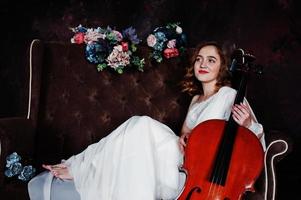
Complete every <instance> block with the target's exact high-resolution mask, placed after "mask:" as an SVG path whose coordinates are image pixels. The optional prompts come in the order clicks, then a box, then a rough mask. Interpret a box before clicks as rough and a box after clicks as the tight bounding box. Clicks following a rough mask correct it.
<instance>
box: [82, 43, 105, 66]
mask: <svg viewBox="0 0 301 200" xmlns="http://www.w3.org/2000/svg"><path fill="white" fill-rule="evenodd" d="M106 52H107V48H106V47H105V46H104V45H103V44H101V43H90V44H87V46H86V58H87V60H88V61H90V62H91V63H94V64H98V63H102V62H104V61H105V58H106Z"/></svg>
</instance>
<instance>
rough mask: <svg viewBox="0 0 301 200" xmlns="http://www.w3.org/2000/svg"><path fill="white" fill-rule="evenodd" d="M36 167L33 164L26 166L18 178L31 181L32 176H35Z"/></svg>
mask: <svg viewBox="0 0 301 200" xmlns="http://www.w3.org/2000/svg"><path fill="white" fill-rule="evenodd" d="M35 172H36V169H35V168H34V167H32V166H31V165H28V166H25V167H24V168H23V170H22V171H21V173H20V175H19V176H18V179H20V180H22V181H29V180H30V179H31V178H32V177H34V175H35Z"/></svg>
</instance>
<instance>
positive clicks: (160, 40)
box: [147, 23, 187, 63]
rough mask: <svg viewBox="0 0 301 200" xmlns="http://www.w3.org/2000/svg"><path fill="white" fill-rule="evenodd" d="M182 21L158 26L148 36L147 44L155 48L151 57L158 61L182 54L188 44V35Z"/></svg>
mask: <svg viewBox="0 0 301 200" xmlns="http://www.w3.org/2000/svg"><path fill="white" fill-rule="evenodd" d="M179 25H180V23H168V24H167V25H166V26H163V27H157V28H155V29H154V30H153V32H152V33H151V34H149V35H148V37H147V45H148V46H149V47H151V48H152V49H153V52H152V53H151V54H150V57H151V58H153V59H155V60H156V61H157V62H158V63H160V62H162V60H163V56H164V57H165V58H167V59H168V58H172V57H177V56H179V55H181V54H182V53H183V52H184V51H185V50H186V46H187V39H186V35H185V34H184V33H183V30H182V28H181V27H180V26H179Z"/></svg>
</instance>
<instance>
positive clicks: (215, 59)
mask: <svg viewBox="0 0 301 200" xmlns="http://www.w3.org/2000/svg"><path fill="white" fill-rule="evenodd" d="M208 58H213V59H215V60H217V58H216V57H215V56H208Z"/></svg>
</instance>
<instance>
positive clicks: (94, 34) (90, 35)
mask: <svg viewBox="0 0 301 200" xmlns="http://www.w3.org/2000/svg"><path fill="white" fill-rule="evenodd" d="M105 37H106V36H105V35H104V34H102V33H99V32H98V30H97V29H93V28H90V29H88V30H87V32H86V34H85V42H86V43H91V42H97V41H98V39H105Z"/></svg>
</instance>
